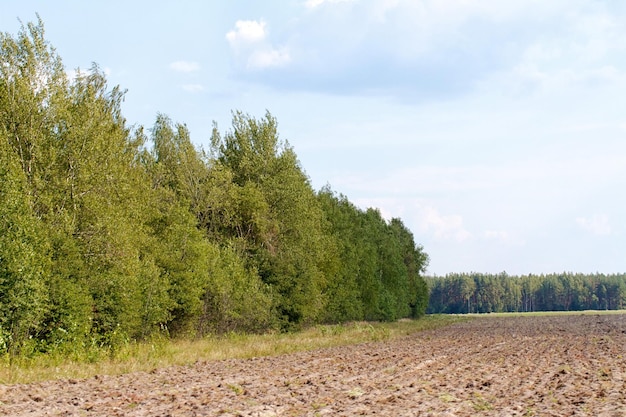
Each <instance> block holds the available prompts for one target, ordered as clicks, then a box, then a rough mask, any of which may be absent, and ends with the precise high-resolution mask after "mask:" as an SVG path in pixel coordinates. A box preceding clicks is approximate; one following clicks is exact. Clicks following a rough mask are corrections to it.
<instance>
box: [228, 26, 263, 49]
mask: <svg viewBox="0 0 626 417" xmlns="http://www.w3.org/2000/svg"><path fill="white" fill-rule="evenodd" d="M265 26H266V23H265V21H263V20H237V22H235V29H233V30H231V31H230V32H228V33H227V34H226V39H227V40H228V42H229V43H230V45H231V46H232V47H234V48H238V47H240V46H241V45H242V44H253V43H258V42H262V41H263V40H264V39H265V37H266V35H267V33H266V31H265Z"/></svg>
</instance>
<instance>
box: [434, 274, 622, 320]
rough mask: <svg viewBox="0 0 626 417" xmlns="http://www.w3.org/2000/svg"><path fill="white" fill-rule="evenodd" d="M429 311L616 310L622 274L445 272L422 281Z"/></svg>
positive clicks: (618, 308)
mask: <svg viewBox="0 0 626 417" xmlns="http://www.w3.org/2000/svg"><path fill="white" fill-rule="evenodd" d="M427 282H428V286H429V288H430V303H429V305H428V310H427V312H428V313H496V312H525V311H577V310H621V309H624V308H626V274H612V275H604V274H573V273H562V274H547V275H523V276H509V275H507V274H506V273H505V272H503V273H501V274H495V275H494V274H478V273H470V274H448V275H446V276H444V277H430V278H427Z"/></svg>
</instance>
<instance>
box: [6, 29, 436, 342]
mask: <svg viewBox="0 0 626 417" xmlns="http://www.w3.org/2000/svg"><path fill="white" fill-rule="evenodd" d="M123 98H124V91H123V90H122V89H121V88H120V87H119V86H115V87H112V88H111V87H109V85H108V83H107V80H106V77H105V75H104V73H103V72H102V71H101V70H100V69H99V68H98V67H97V66H96V65H94V66H92V67H91V68H90V70H88V71H85V72H78V73H77V75H76V76H75V77H72V78H70V77H68V74H67V72H66V71H65V68H64V66H63V63H62V61H61V58H60V57H59V55H58V54H57V53H56V51H55V49H54V48H53V47H52V46H51V45H50V44H49V43H48V42H47V41H46V40H45V37H44V25H43V23H42V21H41V20H39V21H38V22H37V23H29V24H27V25H23V26H22V28H21V30H20V31H19V33H18V34H17V35H15V36H12V35H11V34H7V33H3V34H0V353H2V352H13V353H20V352H21V353H24V352H34V351H42V352H49V351H61V352H62V351H63V349H68V348H69V347H70V346H71V348H72V349H77V348H81V347H82V348H84V349H89V347H90V346H98V347H105V348H111V349H114V348H115V347H117V346H120V344H123V343H126V342H128V341H129V340H140V339H144V338H147V337H150V336H152V335H154V334H166V335H173V336H185V337H197V336H202V335H204V334H208V333H222V332H230V331H245V332H262V331H266V330H269V329H273V330H290V329H294V328H298V327H301V326H308V325H311V324H315V323H336V322H343V321H348V320H395V319H397V318H401V317H418V316H420V315H422V314H424V312H425V310H426V307H427V305H428V289H427V286H426V283H425V281H424V279H423V278H422V274H423V272H424V270H425V268H426V265H427V263H428V256H427V255H426V253H425V252H424V250H423V248H422V247H421V246H419V245H417V244H416V243H415V242H414V238H413V235H412V234H411V232H410V231H409V230H408V229H407V228H406V227H405V226H404V224H403V223H402V221H401V220H400V219H393V220H391V221H386V220H385V219H383V218H382V216H381V214H380V212H379V211H377V210H375V209H368V210H362V209H360V208H358V207H356V206H355V205H353V204H352V203H351V202H350V201H348V199H347V198H346V197H345V196H343V195H340V194H337V193H336V192H334V191H333V190H332V189H331V188H330V186H327V187H324V188H323V189H321V190H319V191H315V190H313V188H312V186H311V184H310V180H309V178H308V177H307V175H306V174H305V172H304V170H303V169H302V167H301V166H300V162H299V161H298V159H297V156H296V154H295V152H294V150H293V148H292V147H291V146H290V145H289V144H288V142H286V141H284V140H282V139H280V137H279V134H278V126H277V121H276V119H275V118H274V117H273V116H272V115H271V114H270V113H269V112H268V113H267V114H266V115H265V116H264V117H262V118H260V119H256V118H254V117H251V116H249V115H247V114H244V113H241V112H234V113H233V120H232V127H231V128H230V129H229V130H227V131H225V132H220V131H219V129H218V127H217V125H215V124H214V128H213V134H212V137H211V142H210V145H209V148H208V149H199V148H197V147H196V146H194V145H193V143H192V141H191V138H190V132H189V131H188V129H187V127H186V126H185V125H184V124H179V123H174V122H172V121H171V120H170V119H169V118H168V117H167V116H166V115H161V114H160V115H157V117H156V120H155V123H154V126H152V127H151V128H149V129H144V128H143V127H142V126H135V125H129V124H128V123H127V121H126V119H125V118H124V116H123V114H122V111H121V103H122V100H123Z"/></svg>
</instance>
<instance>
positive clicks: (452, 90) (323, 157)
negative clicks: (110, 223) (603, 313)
mask: <svg viewBox="0 0 626 417" xmlns="http://www.w3.org/2000/svg"><path fill="white" fill-rule="evenodd" d="M35 13H39V15H40V16H41V18H42V19H43V21H44V23H45V27H46V34H47V38H48V40H49V41H50V42H51V43H52V44H53V46H55V47H56V49H57V51H58V53H59V54H60V55H61V57H62V58H63V61H64V63H65V65H66V67H67V68H68V70H74V69H76V68H78V67H80V68H82V69H87V68H89V67H90V66H91V63H92V62H95V63H97V64H98V65H99V66H100V67H101V68H102V69H104V70H105V71H106V73H107V74H108V78H109V81H110V82H111V84H113V85H115V84H119V85H120V86H122V87H123V88H125V89H127V90H128V92H127V94H126V101H125V103H124V113H125V115H126V118H127V119H128V121H129V123H132V124H138V125H144V126H146V127H150V126H151V125H152V124H153V122H154V120H155V116H156V114H157V113H158V112H161V113H165V114H167V115H169V116H170V117H171V118H172V119H173V120H175V121H177V122H182V123H186V124H187V126H188V127H189V129H190V131H191V134H192V139H193V141H194V142H195V143H196V144H197V145H199V146H201V145H206V144H207V143H208V139H209V135H210V131H211V123H212V121H213V120H215V121H217V123H218V126H219V127H220V129H221V130H226V129H228V128H229V126H230V120H231V110H242V111H244V112H246V113H249V114H251V115H253V116H255V117H262V116H263V115H264V113H265V110H266V109H267V110H269V111H270V112H271V113H272V114H273V115H274V116H275V117H276V118H277V119H278V122H279V131H280V134H281V136H282V138H283V139H286V140H288V141H289V142H290V144H291V145H292V146H293V147H294V148H295V151H296V153H297V155H298V156H299V158H300V161H301V163H302V165H303V167H304V169H305V170H306V172H307V174H308V176H309V177H310V179H311V182H312V184H313V186H314V187H315V188H316V189H318V188H320V187H322V186H324V185H325V184H327V183H329V184H330V185H331V186H332V187H333V189H334V190H336V191H337V192H340V193H343V194H345V195H346V196H347V197H348V198H349V199H350V200H351V201H353V202H354V203H356V204H357V205H359V206H361V207H364V208H365V207H370V206H374V207H378V208H379V209H380V210H381V212H382V213H383V215H385V216H386V217H400V218H402V219H403V221H404V222H405V224H406V225H407V226H408V227H409V228H410V229H411V230H412V231H413V233H414V235H415V238H416V241H417V242H418V243H420V244H422V245H423V246H424V248H425V250H426V252H427V253H428V254H429V255H430V257H431V262H430V266H429V268H428V273H430V274H437V275H444V274H446V273H449V272H470V271H477V272H491V273H496V272H501V271H506V272H508V273H509V274H527V273H549V272H562V271H573V272H596V271H597V272H604V273H611V272H626V2H622V1H619V0H549V1H544V0H542V1H539V0H507V1H501V0H281V1H262V2H261V1H253V0H248V1H239V0H234V1H210V2H207V1H177V2H172V1H168V2H165V1H155V0H151V1H118V0H107V1H103V0H102V1H100V0H98V1H89V2H85V1H66V0H59V1H55V2H50V1H44V0H41V1H35V0H20V1H9V2H3V5H2V12H1V13H0V31H2V32H9V33H12V34H15V33H17V31H18V30H19V27H20V23H19V21H18V18H19V19H21V20H22V21H23V22H29V21H34V20H35V19H36V15H35Z"/></svg>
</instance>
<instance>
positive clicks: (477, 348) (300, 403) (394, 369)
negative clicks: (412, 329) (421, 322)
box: [0, 315, 626, 417]
mask: <svg viewBox="0 0 626 417" xmlns="http://www.w3.org/2000/svg"><path fill="white" fill-rule="evenodd" d="M0 415H9V416H56V415H59V416H71V415H78V416H266V417H269V416H317V415H319V416H324V415H328V416H355V415H379V416H480V415H485V416H616V417H617V416H620V417H623V416H626V315H566V316H544V317H530V316H523V317H507V318H496V317H484V318H478V319H475V320H472V321H469V322H465V323H460V324H455V325H452V326H449V327H446V328H443V329H438V330H435V331H428V332H423V333H418V334H415V335H412V336H407V337H404V338H401V339H396V340H392V341H387V342H380V343H366V344H361V345H356V346H349V347H340V348H332V349H324V350H318V351H313V352H305V353H298V354H291V355H283V356H276V357H265V358H255V359H248V360H226V361H214V362H198V363H196V364H194V365H190V366H181V367H171V368H166V369H158V370H155V371H153V372H150V373H134V374H128V375H122V376H97V377H94V378H90V379H87V380H70V381H50V382H45V383H39V384H30V385H11V386H0Z"/></svg>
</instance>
